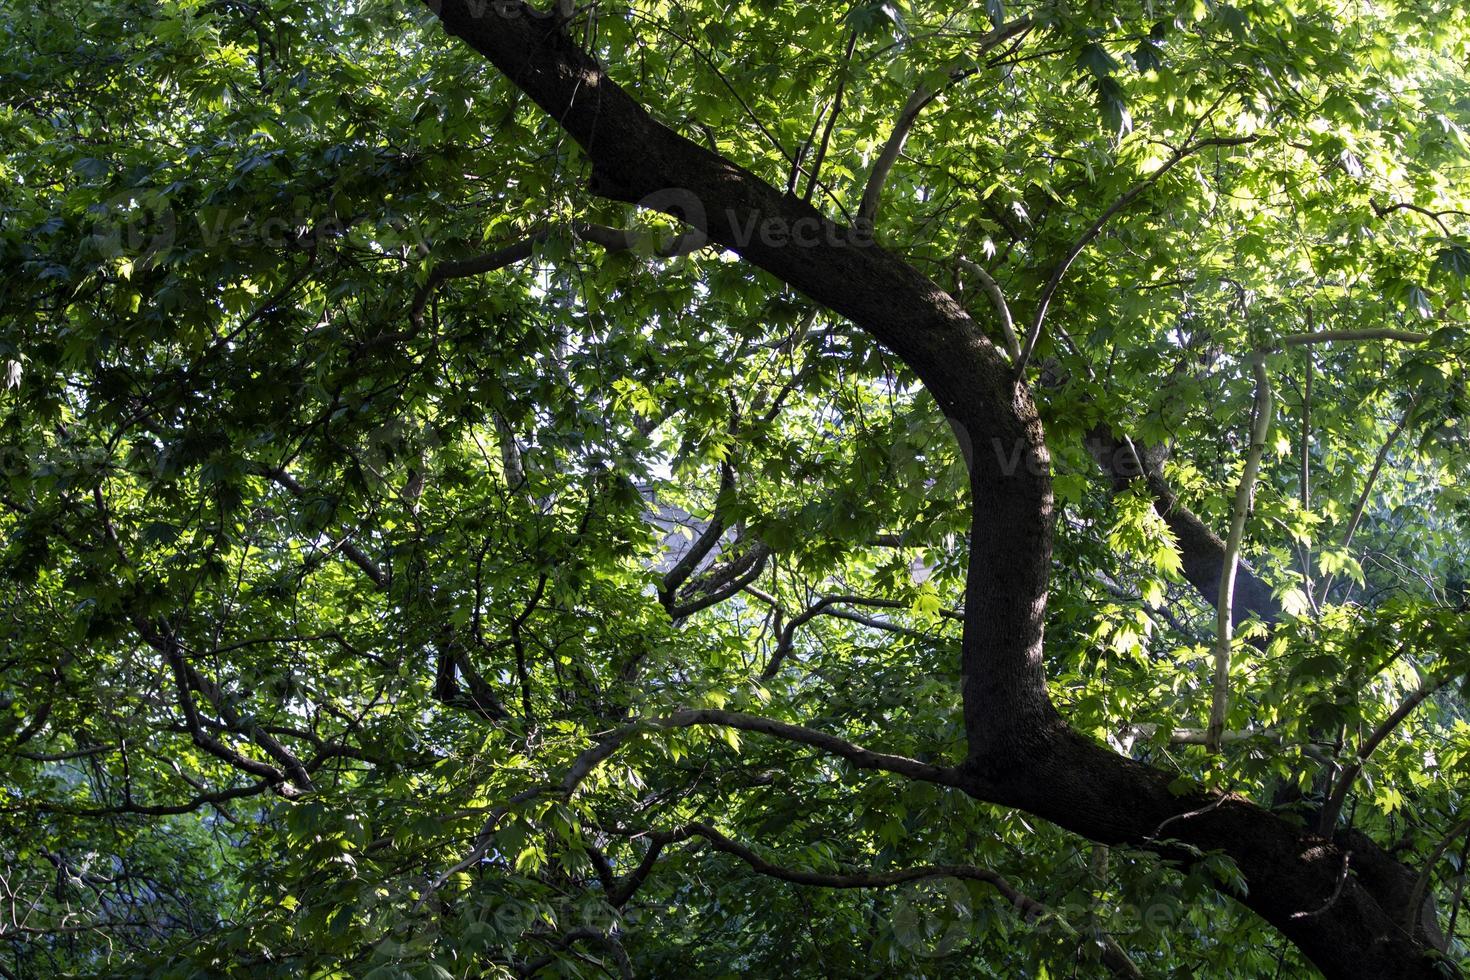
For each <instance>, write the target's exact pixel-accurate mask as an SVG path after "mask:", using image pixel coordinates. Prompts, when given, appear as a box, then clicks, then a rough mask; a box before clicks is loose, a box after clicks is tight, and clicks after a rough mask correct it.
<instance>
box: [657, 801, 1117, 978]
mask: <svg viewBox="0 0 1470 980" xmlns="http://www.w3.org/2000/svg"><path fill="white" fill-rule="evenodd" d="M691 837H700V838H703V839H704V840H705V841H706V842H707V843H708V844H709V845H710V846H711V847H712V848H714V849H715V850H717V851H723V852H724V853H726V854H730V855H733V856H735V857H737V858H739V859H740V860H741V861H744V862H745V863H746V864H747V865H749V866H750V869H751V870H752V871H755V872H756V873H757V874H762V875H766V876H767V877H771V878H778V879H780V880H781V881H789V882H791V883H792V884H794V885H805V886H809V887H813V888H838V889H852V888H892V887H894V886H896V885H903V884H907V883H908V882H911V881H922V880H924V879H926V878H956V879H959V880H961V881H979V882H984V883H985V884H987V885H989V886H991V887H992V888H994V889H995V890H996V891H997V892H999V893H1000V894H1001V896H1002V897H1003V898H1004V899H1005V900H1006V901H1007V902H1009V903H1010V904H1011V906H1012V907H1013V908H1014V909H1015V910H1016V911H1017V912H1019V913H1020V914H1021V916H1022V918H1023V919H1024V920H1025V921H1026V922H1028V923H1034V922H1036V921H1037V920H1039V919H1042V918H1051V919H1054V920H1055V921H1056V922H1057V923H1059V924H1060V925H1061V926H1062V928H1063V929H1064V930H1066V932H1067V934H1068V935H1069V936H1072V937H1080V936H1081V933H1079V931H1078V930H1077V928H1076V927H1075V926H1073V925H1072V924H1071V923H1069V922H1067V921H1066V920H1065V919H1064V918H1062V917H1061V916H1060V915H1059V914H1058V913H1057V912H1055V911H1054V910H1053V909H1051V908H1050V907H1048V906H1047V905H1045V904H1043V903H1042V902H1039V901H1037V900H1036V899H1034V898H1032V897H1031V896H1029V895H1027V894H1025V893H1024V892H1022V891H1020V890H1018V889H1017V888H1016V887H1015V886H1014V885H1012V884H1011V883H1010V882H1009V881H1007V880H1006V878H1005V877H1004V876H1003V875H1001V874H999V873H998V872H995V871H991V870H990V869H989V868H981V867H977V866H975V865H970V864H938V865H926V866H923V867H917V868H904V869H902V870H899V871H883V872H858V873H854V874H826V873H823V872H820V871H807V870H804V869H800V868H785V867H782V866H781V865H778V864H772V863H771V862H770V861H767V860H766V859H765V858H763V857H761V856H760V855H759V854H757V853H756V852H755V851H754V850H752V849H751V848H749V847H746V846H745V845H744V844H741V843H740V842H739V841H736V840H732V839H731V838H729V837H727V836H725V835H724V834H722V833H720V832H719V831H718V830H716V829H714V828H713V827H711V826H710V825H709V824H706V823H701V822H698V821H696V822H692V823H687V824H685V825H684V826H682V827H679V828H677V829H675V830H671V831H666V832H663V833H659V834H657V835H656V837H655V840H657V841H659V842H660V843H674V842H677V841H683V840H688V839H690V838H691ZM1098 941H1099V945H1100V947H1101V948H1100V952H1101V955H1102V960H1103V964H1104V965H1105V966H1106V967H1107V968H1108V970H1109V972H1110V973H1112V974H1113V975H1114V976H1119V977H1130V978H1136V977H1142V976H1143V974H1142V973H1141V972H1139V969H1138V967H1137V966H1136V965H1135V964H1134V963H1133V961H1132V960H1131V959H1130V958H1129V957H1128V954H1127V953H1126V952H1124V951H1123V949H1122V947H1120V946H1119V945H1118V944H1117V943H1116V942H1114V941H1113V940H1112V939H1111V938H1109V937H1106V936H1099V937H1098Z"/></svg>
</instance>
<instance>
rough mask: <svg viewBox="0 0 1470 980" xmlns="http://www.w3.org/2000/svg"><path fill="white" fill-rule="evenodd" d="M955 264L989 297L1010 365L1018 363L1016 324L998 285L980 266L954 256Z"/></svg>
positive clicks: (1019, 343)
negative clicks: (978, 281)
mask: <svg viewBox="0 0 1470 980" xmlns="http://www.w3.org/2000/svg"><path fill="white" fill-rule="evenodd" d="M955 264H956V265H958V266H959V267H960V268H962V269H964V270H965V271H966V272H968V273H970V275H972V276H974V277H975V278H976V279H979V280H980V286H981V288H983V289H984V290H985V292H986V294H987V295H989V296H990V302H991V304H992V305H994V306H995V312H996V313H998V314H999V315H1000V330H1001V333H1002V334H1004V335H1005V340H1006V351H1007V353H1009V354H1010V355H1011V363H1013V364H1014V363H1015V362H1017V361H1019V360H1020V359H1021V341H1020V338H1018V337H1017V336H1016V324H1015V321H1014V320H1012V319H1011V307H1010V304H1008V303H1007V302H1006V297H1005V293H1003V292H1001V289H1000V284H999V283H998V282H996V281H995V279H994V278H992V277H991V275H990V273H988V272H986V271H985V269H984V268H983V267H982V266H980V265H977V264H976V263H974V262H971V261H970V260H969V259H967V258H964V257H963V256H959V255H957V256H955Z"/></svg>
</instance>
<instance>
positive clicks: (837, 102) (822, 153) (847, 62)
mask: <svg viewBox="0 0 1470 980" xmlns="http://www.w3.org/2000/svg"><path fill="white" fill-rule="evenodd" d="M857 42H858V32H857V31H856V30H854V31H853V32H852V33H851V34H850V35H849V36H848V38H847V51H846V52H845V53H844V54H843V56H842V67H841V69H839V71H838V74H837V94H836V95H834V96H833V98H832V111H831V112H830V113H829V114H828V115H827V125H826V126H825V127H824V128H823V129H822V140H821V142H820V143H818V144H817V155H816V156H815V157H814V158H813V159H812V170H811V173H810V175H808V177H807V183H806V197H805V200H806V201H807V202H808V203H810V202H811V199H812V194H813V193H814V192H815V191H816V189H817V179H818V177H819V176H820V174H821V172H822V163H823V162H824V161H825V160H826V159H827V146H828V144H829V143H830V142H831V141H832V130H833V129H835V128H836V127H837V117H838V116H840V115H841V114H842V97H843V96H844V95H846V94H847V73H848V69H849V68H850V67H851V66H852V53H853V51H854V50H856V49H857Z"/></svg>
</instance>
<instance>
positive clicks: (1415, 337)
mask: <svg viewBox="0 0 1470 980" xmlns="http://www.w3.org/2000/svg"><path fill="white" fill-rule="evenodd" d="M1429 337H1430V335H1429V334H1427V333H1416V332H1415V331H1413V330H1395V329H1393V328H1392V327H1368V328H1364V329H1362V330H1320V331H1317V332H1315V333H1290V334H1287V335H1286V336H1285V337H1282V338H1280V339H1279V340H1277V341H1276V344H1277V346H1279V347H1305V346H1308V345H1310V344H1330V343H1332V342H1333V341H1337V340H1396V341H1400V342H1402V343H1405V344H1422V343H1425V342H1426V341H1428V340H1429Z"/></svg>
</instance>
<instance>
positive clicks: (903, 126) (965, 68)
mask: <svg viewBox="0 0 1470 980" xmlns="http://www.w3.org/2000/svg"><path fill="white" fill-rule="evenodd" d="M1030 29H1031V18H1030V17H1029V16H1026V17H1018V18H1017V19H1015V20H1013V21H1010V22H1009V23H1006V24H1002V25H1000V26H999V27H997V28H996V29H995V30H993V31H991V32H989V33H988V34H986V35H984V36H983V37H981V38H980V41H979V51H978V52H977V53H979V54H983V53H985V52H987V51H989V50H991V49H992V48H995V47H996V46H997V45H1000V44H1004V43H1005V42H1006V41H1008V40H1010V39H1011V38H1013V37H1016V36H1017V35H1019V34H1023V33H1024V32H1026V31H1028V30H1030ZM977 71H978V69H976V68H975V67H973V66H969V65H966V64H965V63H964V62H956V63H954V64H953V65H951V66H950V69H949V73H948V74H949V77H948V79H947V80H946V81H945V82H944V83H943V84H942V85H940V86H939V88H937V89H931V88H930V87H929V86H927V85H924V84H922V83H921V84H920V85H919V86H918V88H916V89H914V91H913V94H911V95H910V96H909V98H908V101H906V102H905V103H904V106H903V109H902V110H901V111H900V112H899V114H898V120H897V121H896V122H895V123H894V124H893V130H892V132H890V133H889V134H888V139H887V140H885V141H884V143H883V149H882V150H880V151H879V153H878V159H877V160H875V161H873V169H872V170H870V171H868V181H867V184H866V185H865V186H864V187H863V198H862V201H861V203H860V204H859V205H858V213H857V221H858V224H859V226H863V225H867V226H871V225H872V224H873V223H874V222H876V221H877V219H878V208H879V207H880V206H881V205H882V203H883V185H884V184H885V183H887V181H888V175H889V174H890V173H891V172H892V171H893V167H894V164H896V163H898V160H899V157H900V156H902V155H903V146H904V143H905V142H906V141H907V140H908V138H909V133H910V132H912V130H913V128H914V124H915V123H917V122H918V121H919V114H920V113H922V112H923V111H924V109H925V107H926V106H928V105H929V103H931V102H933V101H934V100H935V99H936V98H938V97H939V95H940V94H941V93H942V92H943V91H944V90H945V89H946V88H948V87H949V86H951V85H954V84H955V83H957V82H960V81H963V80H964V79H966V78H969V77H970V76H971V75H974V74H976V72H977Z"/></svg>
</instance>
